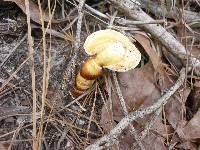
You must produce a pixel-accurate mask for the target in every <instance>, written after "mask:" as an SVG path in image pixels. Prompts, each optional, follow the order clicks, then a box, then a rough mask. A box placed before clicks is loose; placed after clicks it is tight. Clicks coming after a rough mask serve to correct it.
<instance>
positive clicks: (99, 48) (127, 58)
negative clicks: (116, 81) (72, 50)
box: [71, 29, 141, 97]
mask: <svg viewBox="0 0 200 150" xmlns="http://www.w3.org/2000/svg"><path fill="white" fill-rule="evenodd" d="M84 49H85V52H86V53H87V54H88V55H90V57H89V58H88V59H87V60H86V61H85V62H84V63H83V64H82V66H81V69H80V71H79V73H78V75H77V76H76V81H75V86H74V89H73V91H72V92H71V95H72V96H73V97H77V96H79V95H81V94H82V93H83V92H84V91H85V90H87V89H89V88H90V87H91V86H92V85H93V83H94V81H95V79H96V78H97V77H98V76H100V75H102V73H103V71H102V69H103V68H107V69H110V70H113V71H117V72H125V71H128V70H130V69H133V68H135V67H136V66H137V65H138V64H139V62H140V60H141V53H140V52H139V50H138V49H137V48H136V47H135V45H134V44H133V43H132V42H131V41H130V40H129V39H128V38H127V37H126V36H124V35H123V34H122V33H120V32H117V31H115V30H111V29H106V30H99V31H96V32H94V33H92V34H91V35H89V36H88V37H87V39H86V41H85V43H84Z"/></svg>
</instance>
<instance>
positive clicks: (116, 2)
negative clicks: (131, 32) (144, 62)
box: [109, 0, 200, 74]
mask: <svg viewBox="0 0 200 150" xmlns="http://www.w3.org/2000/svg"><path fill="white" fill-rule="evenodd" d="M109 1H110V2H111V3H112V4H113V6H115V7H117V8H118V9H119V10H121V11H123V12H124V13H126V14H127V15H128V16H129V17H130V18H132V19H134V20H137V21H143V20H145V21H149V22H150V21H155V20H154V19H153V18H151V17H150V16H149V15H148V14H146V13H145V12H144V11H143V10H142V9H141V8H140V7H139V6H138V5H135V4H134V3H132V2H131V1H130V0H124V1H123V0H109ZM138 26H139V27H141V28H144V29H145V30H146V31H147V32H150V33H151V34H152V35H153V36H154V38H156V39H158V40H159V41H160V42H161V43H162V44H163V45H164V46H165V47H166V48H167V49H169V50H170V51H171V52H172V53H173V54H175V55H177V56H178V57H179V58H180V59H182V60H187V59H189V65H190V66H192V67H198V68H200V60H199V59H197V58H195V57H194V56H192V54H190V53H189V51H188V50H187V49H186V48H185V47H184V46H183V45H182V44H181V43H180V42H179V41H178V40H177V39H176V38H175V37H173V36H172V35H171V34H170V33H169V32H167V31H166V29H165V28H163V27H162V26H161V25H159V24H141V25H138ZM189 56H190V57H189ZM188 57H189V58H188ZM196 73H197V74H199V73H200V72H198V70H197V71H196Z"/></svg>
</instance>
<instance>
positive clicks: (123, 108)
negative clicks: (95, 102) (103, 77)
mask: <svg viewBox="0 0 200 150" xmlns="http://www.w3.org/2000/svg"><path fill="white" fill-rule="evenodd" d="M112 74H113V79H114V83H115V87H116V90H117V95H118V97H119V101H120V104H121V107H122V110H123V113H124V116H127V115H128V109H127V107H126V102H125V100H124V97H123V95H122V91H121V89H120V86H119V83H118V80H117V75H116V73H115V72H114V71H113V72H112ZM129 127H130V133H131V134H132V135H133V136H134V138H135V140H136V143H137V144H138V145H139V146H140V148H141V150H145V148H144V146H143V144H142V142H141V140H140V138H139V137H138V134H137V131H136V130H135V128H134V126H133V125H132V124H130V125H129Z"/></svg>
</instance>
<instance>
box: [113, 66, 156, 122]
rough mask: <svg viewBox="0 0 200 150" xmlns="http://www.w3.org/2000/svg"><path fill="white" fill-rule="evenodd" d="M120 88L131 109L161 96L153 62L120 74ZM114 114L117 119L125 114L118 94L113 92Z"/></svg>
mask: <svg viewBox="0 0 200 150" xmlns="http://www.w3.org/2000/svg"><path fill="white" fill-rule="evenodd" d="M118 78H119V83H120V88H121V91H122V94H123V97H124V99H125V102H126V104H127V105H126V106H127V108H128V110H129V111H133V110H136V109H138V108H139V107H140V108H141V107H144V106H147V105H151V104H152V103H154V101H155V100H156V99H158V98H159V97H160V91H159V89H158V88H157V87H156V77H155V76H154V69H153V66H152V64H151V63H148V64H146V65H145V66H143V67H142V68H136V69H134V70H131V71H129V72H126V73H119V75H118ZM112 101H113V114H114V119H115V120H118V121H119V120H121V117H122V116H124V115H123V113H122V110H121V105H120V103H119V99H118V96H117V95H116V93H115V92H114V93H113V97H112Z"/></svg>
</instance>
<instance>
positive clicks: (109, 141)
mask: <svg viewBox="0 0 200 150" xmlns="http://www.w3.org/2000/svg"><path fill="white" fill-rule="evenodd" d="M185 77H186V71H185V69H182V70H181V71H180V77H179V78H178V80H177V81H176V83H175V84H174V86H172V87H171V88H170V89H169V90H168V91H167V92H166V93H165V94H164V95H163V96H162V97H161V98H159V99H158V100H157V102H156V103H154V104H153V105H152V106H149V107H147V108H143V109H141V110H137V111H135V112H132V113H130V114H129V115H127V116H126V117H124V118H123V119H122V120H121V121H120V122H119V123H118V124H117V125H116V127H115V128H114V129H112V130H111V131H110V133H108V134H107V135H105V136H103V137H102V138H100V139H99V140H97V141H96V142H95V143H94V144H92V145H90V146H88V147H87V148H86V150H101V149H103V148H105V147H109V146H111V145H113V144H114V143H115V142H116V141H117V139H118V137H119V135H120V134H121V133H122V131H123V130H124V129H125V128H126V127H128V125H129V124H130V123H131V122H132V121H134V120H135V119H137V118H142V117H144V116H145V115H148V114H151V113H152V112H154V111H156V110H157V109H159V108H160V107H161V106H162V105H165V104H166V103H167V100H168V99H169V98H170V97H171V96H172V95H173V94H174V93H175V92H176V91H177V90H178V88H180V86H181V85H182V84H183V82H184V80H185Z"/></svg>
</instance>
